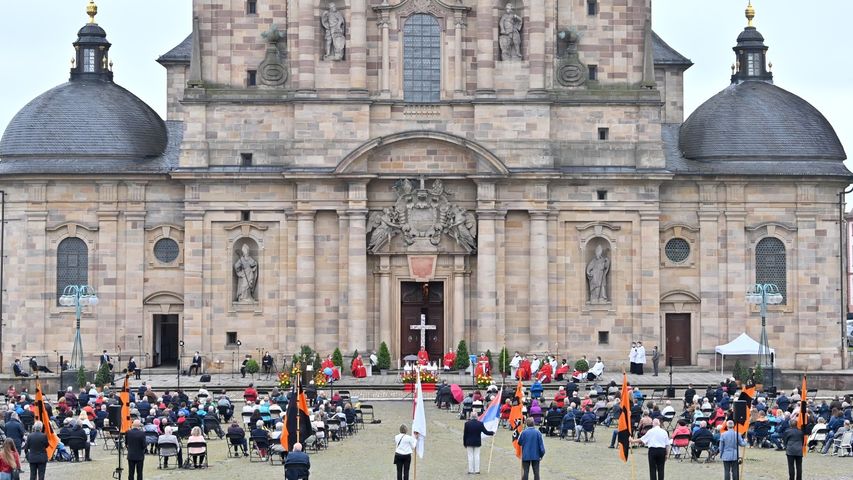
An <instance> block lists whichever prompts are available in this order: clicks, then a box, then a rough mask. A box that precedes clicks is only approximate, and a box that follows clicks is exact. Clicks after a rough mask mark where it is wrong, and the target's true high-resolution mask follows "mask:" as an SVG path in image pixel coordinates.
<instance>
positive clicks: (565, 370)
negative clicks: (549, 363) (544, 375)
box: [554, 358, 569, 380]
mask: <svg viewBox="0 0 853 480" xmlns="http://www.w3.org/2000/svg"><path fill="white" fill-rule="evenodd" d="M568 375H569V364H568V363H567V362H566V359H565V358H564V359H563V363H561V364H560V366H559V367H557V371H556V372H555V373H554V378H556V379H557V380H568Z"/></svg>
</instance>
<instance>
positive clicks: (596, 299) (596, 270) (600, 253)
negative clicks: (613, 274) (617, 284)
mask: <svg viewBox="0 0 853 480" xmlns="http://www.w3.org/2000/svg"><path fill="white" fill-rule="evenodd" d="M608 273H610V259H609V258H607V257H606V256H605V255H604V247H602V246H601V245H598V246H596V247H595V256H594V257H593V258H592V260H590V261H589V263H587V264H586V278H587V282H588V283H589V303H608V302H609V300H608V299H607V274H608Z"/></svg>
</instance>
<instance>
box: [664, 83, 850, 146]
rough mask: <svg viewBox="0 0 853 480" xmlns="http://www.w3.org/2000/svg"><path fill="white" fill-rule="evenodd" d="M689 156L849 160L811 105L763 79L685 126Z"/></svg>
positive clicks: (741, 86) (727, 95)
mask: <svg viewBox="0 0 853 480" xmlns="http://www.w3.org/2000/svg"><path fill="white" fill-rule="evenodd" d="M679 148H680V149H681V152H682V154H683V155H684V157H685V158H689V159H693V160H712V159H722V160H725V159H743V160H746V159H765V160H776V159H778V160H785V159H796V160H802V159H815V160H844V159H845V158H846V155H845V153H844V148H843V147H842V146H841V142H840V141H839V140H838V135H836V134H835V130H834V129H833V128H832V125H830V123H829V122H828V121H827V120H826V118H825V117H824V116H823V115H822V114H821V113H820V112H819V111H818V110H817V109H816V108H815V107H813V106H812V105H811V104H810V103H808V102H807V101H805V100H803V99H802V98H800V97H798V96H797V95H794V94H793V93H791V92H788V91H787V90H784V89H782V88H779V87H777V86H775V85H773V84H771V83H768V82H765V81H760V80H748V81H743V82H741V83H733V84H732V85H730V86H729V87H728V88H726V89H725V90H723V91H722V92H720V93H718V94H716V95H714V96H713V97H711V98H710V99H709V100H707V101H706V102H705V103H703V104H702V105H700V106H699V108H697V109H696V110H695V111H694V112H693V114H691V115H690V117H688V118H687V120H686V121H685V122H684V124H682V125H681V130H680V134H679Z"/></svg>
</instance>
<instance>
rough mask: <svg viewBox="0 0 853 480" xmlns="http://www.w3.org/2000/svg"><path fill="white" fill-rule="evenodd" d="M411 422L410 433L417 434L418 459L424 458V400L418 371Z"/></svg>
mask: <svg viewBox="0 0 853 480" xmlns="http://www.w3.org/2000/svg"><path fill="white" fill-rule="evenodd" d="M414 410H415V411H414V419H413V420H412V433H417V434H418V448H417V450H418V457H419V458H424V442H425V441H426V436H427V430H426V416H425V415H424V399H423V391H422V390H421V372H420V369H418V381H417V384H415V409H414Z"/></svg>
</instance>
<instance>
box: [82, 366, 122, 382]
mask: <svg viewBox="0 0 853 480" xmlns="http://www.w3.org/2000/svg"><path fill="white" fill-rule="evenodd" d="M80 368H81V369H82V368H83V367H80ZM78 381H79V380H78ZM84 383H85V382H84ZM111 383H113V374H112V372H111V371H110V365H109V364H108V363H102V364H101V367H100V368H99V369H98V374H97V375H95V385H96V386H98V387H103V386H104V385H109V384H111Z"/></svg>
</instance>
